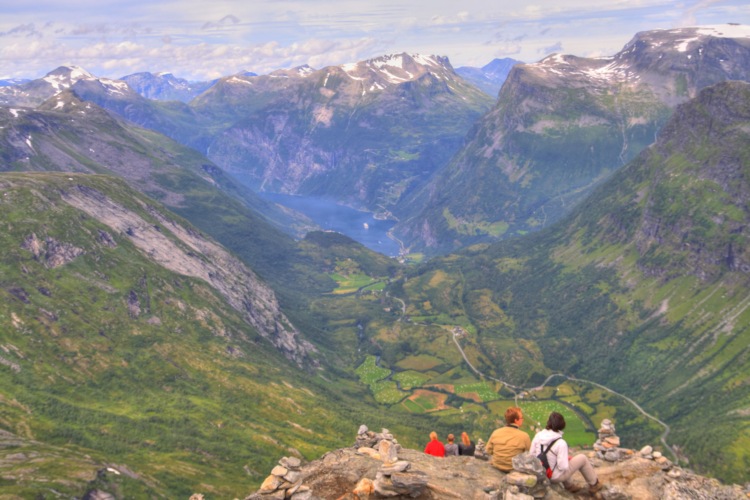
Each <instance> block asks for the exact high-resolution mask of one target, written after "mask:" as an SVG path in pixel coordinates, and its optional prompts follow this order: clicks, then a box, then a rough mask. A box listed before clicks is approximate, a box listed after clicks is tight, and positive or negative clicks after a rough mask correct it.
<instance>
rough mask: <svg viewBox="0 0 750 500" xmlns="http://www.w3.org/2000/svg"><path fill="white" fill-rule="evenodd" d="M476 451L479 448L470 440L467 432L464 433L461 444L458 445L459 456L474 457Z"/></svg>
mask: <svg viewBox="0 0 750 500" xmlns="http://www.w3.org/2000/svg"><path fill="white" fill-rule="evenodd" d="M476 449H477V447H476V446H475V445H474V443H473V442H472V441H471V439H469V435H468V434H466V433H465V432H462V433H461V442H460V443H458V454H459V455H466V456H469V457H473V456H474V452H475V451H476Z"/></svg>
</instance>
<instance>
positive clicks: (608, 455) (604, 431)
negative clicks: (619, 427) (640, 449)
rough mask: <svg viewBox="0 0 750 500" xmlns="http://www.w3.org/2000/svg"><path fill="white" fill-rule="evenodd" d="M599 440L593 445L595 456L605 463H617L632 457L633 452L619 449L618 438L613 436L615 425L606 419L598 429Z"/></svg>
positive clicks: (615, 435)
mask: <svg viewBox="0 0 750 500" xmlns="http://www.w3.org/2000/svg"><path fill="white" fill-rule="evenodd" d="M598 434H599V439H597V440H596V442H595V443H594V451H595V452H596V456H597V457H599V458H600V459H602V460H606V461H607V462H619V461H620V460H624V459H626V458H630V457H632V456H633V450H629V449H626V448H620V438H619V436H618V435H617V434H615V424H613V423H612V421H611V420H610V419H608V418H605V419H604V420H602V425H601V427H599V431H598Z"/></svg>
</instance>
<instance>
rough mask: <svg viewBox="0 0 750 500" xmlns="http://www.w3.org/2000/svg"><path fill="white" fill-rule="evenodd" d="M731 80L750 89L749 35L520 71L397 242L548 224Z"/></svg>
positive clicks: (558, 58) (739, 30)
mask: <svg viewBox="0 0 750 500" xmlns="http://www.w3.org/2000/svg"><path fill="white" fill-rule="evenodd" d="M726 80H743V81H750V26H740V25H725V26H706V27H694V28H681V29H671V30H655V31H647V32H642V33H638V34H637V35H636V36H635V37H634V38H633V40H631V41H630V42H629V43H628V44H627V45H625V47H624V48H623V49H622V50H621V51H620V52H619V53H617V54H615V55H614V56H612V57H606V58H595V59H594V58H582V57H577V56H572V55H562V54H554V55H551V56H549V57H547V58H545V59H543V60H542V61H539V62H538V63H535V64H521V65H517V66H515V67H514V68H513V70H512V71H511V73H510V75H509V77H508V80H507V81H506V82H505V85H504V86H503V88H502V90H501V91H500V94H499V96H498V102H497V104H496V105H495V107H494V109H492V110H491V111H490V112H489V113H487V115H485V116H484V117H483V119H482V120H481V121H480V122H479V124H478V126H477V127H476V128H475V129H474V131H473V133H472V134H471V136H470V137H469V138H468V140H467V143H466V145H465V147H464V148H463V149H462V150H461V151H460V152H459V153H458V154H457V155H456V156H455V157H454V159H453V161H452V162H451V164H450V165H449V166H448V167H447V168H445V169H443V170H441V172H440V175H439V176H436V177H435V178H433V179H432V180H431V182H430V184H429V185H428V186H427V187H426V188H425V189H423V190H421V191H420V192H416V193H415V194H413V195H412V196H411V197H409V199H407V200H406V201H405V202H406V203H408V205H409V207H414V208H416V207H423V208H422V211H421V213H418V214H414V212H413V208H412V210H411V211H410V212H409V213H410V215H412V218H411V220H410V222H406V223H403V224H401V225H399V226H397V231H398V233H397V234H400V237H401V238H403V239H404V240H405V241H408V242H412V243H414V244H415V245H417V246H420V245H424V244H425V243H426V242H427V244H429V242H432V244H433V245H436V246H438V244H437V242H441V241H442V242H452V243H451V244H450V245H449V247H453V245H454V244H455V242H458V241H463V242H464V243H469V242H472V241H482V240H486V239H495V238H498V237H503V236H507V235H512V234H517V233H518V232H525V231H529V230H533V229H535V228H539V227H543V226H545V225H547V224H549V223H550V222H552V221H554V220H556V219H558V218H559V217H561V216H562V215H563V214H565V213H567V212H568V210H570V208H571V207H572V206H573V205H574V204H575V203H576V202H577V201H578V200H581V199H583V198H584V197H585V196H586V195H587V194H588V193H590V191H591V189H592V188H593V187H594V186H595V185H597V184H598V183H599V182H601V181H602V180H603V179H605V178H607V177H608V176H609V175H610V174H611V173H612V172H614V171H615V170H616V169H618V168H619V167H621V166H622V165H624V164H625V163H626V162H627V161H629V160H630V159H632V158H633V157H635V156H636V155H637V154H638V153H639V152H641V151H642V150H643V149H644V148H645V147H647V146H648V145H649V144H651V143H652V142H653V141H654V140H655V137H656V135H657V133H658V131H659V129H660V128H661V126H662V125H663V124H664V123H665V122H666V120H667V119H668V118H669V116H670V115H671V113H672V111H673V110H674V107H675V106H676V105H678V104H680V103H683V102H685V101H686V100H688V99H690V98H693V97H695V96H696V95H697V94H698V92H699V91H700V90H701V89H703V88H704V87H706V86H709V85H712V84H715V83H718V82H722V81H726ZM446 185H448V186H451V189H450V190H449V191H446V190H444V189H441V186H446ZM490 200H493V202H492V203H490V202H489V201H490ZM445 249H446V248H442V250H445Z"/></svg>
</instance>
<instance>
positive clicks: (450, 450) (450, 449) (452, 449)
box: [445, 434, 458, 457]
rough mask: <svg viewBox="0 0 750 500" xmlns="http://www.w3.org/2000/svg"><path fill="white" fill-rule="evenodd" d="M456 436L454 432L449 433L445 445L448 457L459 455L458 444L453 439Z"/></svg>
mask: <svg viewBox="0 0 750 500" xmlns="http://www.w3.org/2000/svg"><path fill="white" fill-rule="evenodd" d="M455 439H456V437H455V436H454V435H453V434H448V442H447V443H446V445H445V456H446V457H450V456H453V457H457V456H458V445H457V444H455V443H454V442H453V441H454V440H455Z"/></svg>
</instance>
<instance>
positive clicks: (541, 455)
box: [536, 438, 560, 479]
mask: <svg viewBox="0 0 750 500" xmlns="http://www.w3.org/2000/svg"><path fill="white" fill-rule="evenodd" d="M559 439H560V438H557V439H553V440H552V441H551V442H550V444H548V445H547V449H546V450H545V449H544V445H540V448H541V449H542V451H541V452H540V453H539V455H537V456H536V458H538V459H539V461H540V462H542V467H544V470H545V471H547V479H550V478H551V477H552V469H550V468H549V460H547V453H549V450H551V449H552V445H553V444H555V443H556V442H557V441H558V440H559Z"/></svg>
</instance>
